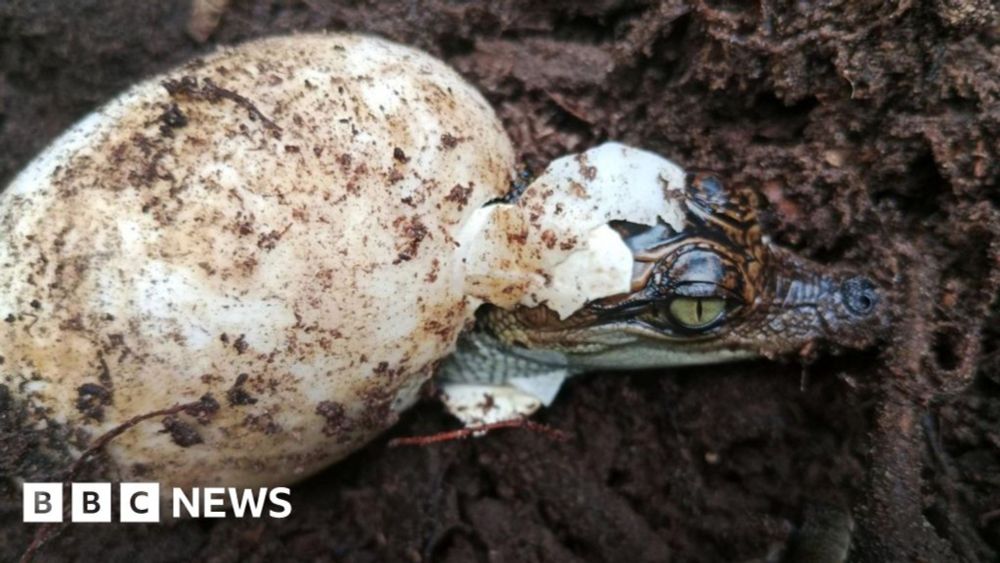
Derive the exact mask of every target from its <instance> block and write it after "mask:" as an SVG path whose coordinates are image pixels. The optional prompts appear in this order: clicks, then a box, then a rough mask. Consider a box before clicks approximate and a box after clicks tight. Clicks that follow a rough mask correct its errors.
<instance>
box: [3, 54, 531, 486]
mask: <svg viewBox="0 0 1000 563" xmlns="http://www.w3.org/2000/svg"><path fill="white" fill-rule="evenodd" d="M513 163H514V157H513V151H512V149H511V146H510V142H509V140H508V138H507V136H506V134H505V133H504V131H503V129H502V127H501V125H500V123H499V122H498V120H497V118H496V116H495V115H494V113H493V110H492V109H491V108H490V107H489V105H488V104H487V103H486V101H485V100H484V99H483V98H482V96H481V95H480V94H479V93H478V92H477V91H476V90H475V89H474V88H472V87H471V86H470V85H469V84H467V83H466V82H465V81H463V80H462V79H461V77H460V76H459V75H458V74H456V73H455V72H454V71H453V70H451V69H450V68H448V67H447V66H445V65H444V64H443V63H442V62H440V61H438V60H436V59H434V58H433V57H431V56H429V55H427V54H426V53H423V52H420V51H417V50H414V49H411V48H407V47H403V46H400V45H396V44H394V43H390V42H388V41H384V40H381V39H376V38H373V37H366V36H357V35H298V36H292V37H282V38H271V39H264V40H259V41H254V42H251V43H247V44H244V45H242V46H238V47H235V48H231V49H224V50H221V51H219V52H217V53H214V54H211V55H208V56H205V57H203V58H200V59H197V60H194V61H192V62H190V63H188V64H186V65H185V66H182V67H180V68H178V69H176V70H173V71H171V72H168V73H166V74H165V75H162V76H158V77H155V78H152V79H150V80H148V81H146V82H144V83H142V84H140V85H138V86H136V87H134V88H132V89H131V90H129V91H128V92H126V93H124V94H122V95H121V96H120V97H119V98H117V99H116V100H114V101H113V102H111V103H110V104H108V105H107V106H105V107H104V108H102V109H100V110H98V111H96V112H94V113H93V114H91V115H89V116H88V117H86V118H85V119H83V120H82V121H81V122H80V123H79V124H77V125H76V126H75V127H73V128H72V129H71V130H70V131H68V132H67V133H65V134H64V135H63V136H62V137H60V138H59V139H58V140H57V141H56V142H55V143H54V144H53V145H52V146H51V147H50V148H48V149H47V150H46V151H45V152H44V153H43V154H42V155H41V156H39V157H38V158H37V159H36V160H35V161H34V162H33V163H31V164H30V165H29V166H28V168H27V169H26V170H25V171H24V172H23V173H21V174H20V175H19V176H18V177H17V178H16V179H15V180H14V182H13V184H11V185H10V186H9V187H8V188H7V190H6V191H5V192H4V193H3V194H2V196H0V264H2V266H3V267H2V268H0V319H2V318H6V322H4V323H0V356H2V357H3V365H2V372H0V373H2V379H0V386H3V387H5V388H6V394H7V395H9V396H10V397H12V398H13V404H14V405H15V407H14V408H16V409H18V412H20V413H22V414H23V415H24V417H25V421H24V423H23V426H22V431H23V432H33V431H40V429H45V433H46V435H48V436H50V437H51V436H58V438H57V439H53V440H49V443H48V446H47V447H46V448H45V449H46V455H48V456H50V458H51V459H50V460H49V461H50V462H51V468H52V469H54V470H61V469H64V468H65V466H66V464H68V463H69V462H70V461H71V460H72V459H73V457H75V456H78V455H79V454H80V452H81V451H82V449H83V448H85V447H87V445H88V444H89V443H90V442H91V441H92V440H93V439H95V438H96V437H97V436H99V435H101V434H102V433H104V432H107V431H109V430H111V429H112V428H114V427H116V426H117V425H119V424H120V423H122V422H124V421H126V420H128V419H129V418H130V417H134V416H137V415H142V414H144V413H148V412H150V411H153V410H157V409H163V408H166V407H170V406H172V405H175V404H178V403H184V402H188V401H194V400H197V399H199V398H200V397H203V396H204V395H206V394H207V395H210V396H211V397H212V398H213V399H214V400H215V401H216V402H217V403H218V404H219V408H218V409H217V411H215V412H214V413H212V414H211V416H205V417H202V420H195V419H194V418H192V417H190V416H188V415H187V414H180V415H177V416H175V417H170V418H169V419H163V418H155V419H151V420H148V421H145V422H142V423H140V424H139V425H138V426H137V427H135V428H133V429H131V430H129V431H128V432H125V433H124V434H122V435H121V436H119V437H117V438H116V439H115V440H113V441H112V442H111V443H110V445H109V446H108V447H107V452H108V454H109V455H110V459H111V462H112V467H113V468H114V472H115V473H116V475H115V476H116V477H118V478H121V479H124V480H137V479H142V480H156V481H159V482H161V483H162V484H163V485H164V486H196V485H197V486H203V485H210V484H219V485H226V486H254V485H259V484H275V483H287V482H290V481H293V480H295V479H298V478H301V477H304V476H306V475H308V474H310V473H312V472H314V471H316V470H318V469H320V468H322V467H323V466H325V465H327V464H329V463H331V462H333V461H335V460H337V459H338V458H340V457H343V456H344V455H346V454H347V453H349V452H350V451H352V450H354V449H356V448H357V447H358V446H359V445H361V444H363V443H364V442H366V441H367V440H369V439H371V438H372V437H373V436H374V435H376V434H377V433H378V432H380V431H382V430H384V429H385V428H386V427H388V426H389V425H390V424H392V423H393V422H394V421H395V418H396V413H397V412H398V411H400V410H401V409H403V408H405V407H407V406H408V405H410V404H411V403H412V402H413V401H414V400H415V398H416V395H417V392H418V389H419V388H420V386H421V384H422V383H424V382H425V381H426V380H427V378H428V377H430V375H431V373H432V371H433V368H434V366H435V364H436V362H437V361H438V360H440V359H441V358H442V357H443V356H445V355H446V354H447V353H448V352H450V351H451V349H452V348H453V345H454V342H455V340H456V338H457V335H458V333H459V331H460V330H461V329H462V328H463V327H464V326H465V325H466V324H467V323H468V322H471V317H472V313H473V309H474V307H475V305H476V302H475V301H474V300H470V299H468V298H466V297H465V295H464V287H463V278H462V271H461V267H460V266H459V265H458V264H457V262H456V260H457V254H456V252H455V248H456V238H457V236H458V235H459V233H460V231H461V228H462V226H463V225H464V224H465V223H466V222H467V221H468V219H469V218H470V215H471V214H472V213H473V211H474V210H475V209H477V208H479V207H480V206H482V205H483V204H484V203H485V202H487V201H489V200H491V199H494V198H497V197H499V196H501V195H502V194H504V193H505V192H506V191H507V189H508V186H509V181H510V178H511V171H512V169H513ZM0 391H4V390H3V389H0ZM33 470H37V471H41V469H40V466H38V465H35V466H33ZM25 472H26V473H30V471H29V470H27V469H26V470H25ZM35 476H37V475H35ZM25 477H32V475H25Z"/></svg>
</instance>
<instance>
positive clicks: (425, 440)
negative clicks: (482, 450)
mask: <svg viewBox="0 0 1000 563" xmlns="http://www.w3.org/2000/svg"><path fill="white" fill-rule="evenodd" d="M501 428H526V429H528V430H531V431H534V432H538V433H540V434H544V435H546V436H548V437H549V438H552V439H553V440H558V441H560V442H565V441H567V440H569V434H567V433H565V432H563V431H562V430H557V429H555V428H551V427H548V426H545V425H544V424H539V423H537V422H532V421H530V420H528V419H526V418H518V419H515V420H502V421H500V422H491V423H490V424H481V425H479V426H468V427H466V428H460V429H458V430H450V431H448V432H440V433H438V434H431V435H430V436H409V437H406V438H393V439H392V440H389V447H391V448H395V447H398V446H426V445H428V444H436V443H438V442H450V441H452V440H464V439H466V438H469V437H471V436H475V435H478V434H480V433H486V432H491V431H493V430H499V429H501Z"/></svg>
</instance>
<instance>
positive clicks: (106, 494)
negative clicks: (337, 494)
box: [22, 483, 292, 522]
mask: <svg viewBox="0 0 1000 563" xmlns="http://www.w3.org/2000/svg"><path fill="white" fill-rule="evenodd" d="M171 492H172V495H171V497H172V502H171V512H172V514H173V517H174V518H181V517H184V516H187V517H191V518H225V517H227V516H230V514H231V515H232V516H233V517H234V518H261V517H262V516H264V515H265V514H266V515H267V516H269V517H271V518H287V517H288V515H290V514H291V513H292V503H291V502H289V500H288V497H289V496H290V494H291V491H289V489H288V488H287V487H275V488H273V489H266V488H259V489H238V488H234V487H195V488H193V489H190V490H188V491H185V490H184V489H181V488H177V487H175V488H174V489H173V490H172V491H171ZM23 495H24V497H23V505H22V508H23V511H22V512H23V519H24V521H25V522H62V521H63V517H64V514H65V512H64V510H63V508H64V507H63V484H62V483H25V484H24V487H23ZM69 501H70V505H69V508H70V521H71V522H111V517H112V510H111V508H112V503H113V502H114V498H113V496H112V494H111V483H73V484H72V485H71V486H70V498H69ZM227 507H228V509H229V510H228V511H227ZM118 519H119V520H118V521H119V522H159V521H160V485H159V483H121V484H120V485H119V486H118Z"/></svg>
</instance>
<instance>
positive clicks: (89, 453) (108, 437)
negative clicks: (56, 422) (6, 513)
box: [20, 395, 219, 563]
mask: <svg viewBox="0 0 1000 563" xmlns="http://www.w3.org/2000/svg"><path fill="white" fill-rule="evenodd" d="M218 408H219V404H218V403H217V402H216V401H215V399H213V398H212V397H211V396H209V395H205V396H204V397H202V398H201V399H199V400H197V401H194V402H191V403H184V404H181V405H174V406H172V407H168V408H165V409H160V410H155V411H150V412H147V413H144V414H140V415H136V416H134V417H132V418H130V419H128V420H126V421H125V422H123V423H121V424H119V425H118V426H115V427H114V428H112V429H111V430H108V431H107V432H105V433H104V434H101V435H100V436H98V437H97V439H96V440H94V441H93V442H92V443H91V444H90V446H88V447H87V449H86V450H84V451H83V453H82V454H81V455H80V457H79V458H77V459H76V461H74V462H73V464H72V465H70V466H69V469H68V470H67V471H66V476H65V477H64V478H63V480H62V482H63V488H64V489H68V488H69V486H70V483H72V482H73V480H74V479H75V478H76V477H77V476H78V475H79V474H80V471H81V470H82V469H83V467H84V465H86V464H87V463H88V462H89V461H90V460H91V459H93V458H94V456H96V455H97V454H98V453H99V452H100V451H101V450H103V449H104V447H105V446H107V445H108V444H109V443H110V442H111V441H112V440H114V439H115V438H117V437H118V436H121V435H122V434H124V433H125V432H126V431H128V430H129V429H130V428H133V427H134V426H136V425H137V424H139V423H140V422H142V421H144V420H149V419H150V418H156V417H158V416H170V415H175V414H179V413H182V412H183V413H186V414H189V415H191V416H193V417H195V418H198V419H202V418H204V417H206V416H209V415H211V414H212V413H214V412H215V411H216V410H218ZM68 508H69V506H68V504H67V506H64V508H63V510H64V514H63V519H64V521H63V522H52V523H48V524H42V525H41V526H39V527H38V529H36V530H35V535H34V536H33V537H32V539H31V543H30V544H28V547H27V549H25V550H24V553H23V554H21V559H20V563H30V561H31V560H32V559H33V558H34V556H35V554H36V553H37V552H38V550H39V549H40V548H41V547H42V546H43V545H45V544H46V543H47V542H48V541H49V540H52V539H54V538H55V537H56V536H58V535H59V534H60V533H61V532H62V531H63V530H64V529H65V528H66V522H65V511H67V509H68Z"/></svg>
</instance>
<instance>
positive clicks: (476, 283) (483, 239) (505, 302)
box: [463, 143, 685, 318]
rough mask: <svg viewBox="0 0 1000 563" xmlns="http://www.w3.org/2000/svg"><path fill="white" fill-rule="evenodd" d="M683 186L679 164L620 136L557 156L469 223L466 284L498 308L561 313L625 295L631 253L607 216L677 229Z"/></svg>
mask: <svg viewBox="0 0 1000 563" xmlns="http://www.w3.org/2000/svg"><path fill="white" fill-rule="evenodd" d="M684 187H685V173H684V170H682V169H681V168H680V167H679V166H677V165H676V164H674V163H673V162H670V161H669V160H667V159H665V158H663V157H661V156H659V155H656V154H653V153H651V152H647V151H643V150H639V149H635V148H632V147H628V146H626V145H622V144H619V143H605V144H603V145H601V146H598V147H595V148H593V149H590V150H588V151H585V152H583V153H580V154H576V155H569V156H565V157H562V158H559V159H557V160H555V161H553V162H552V163H551V164H550V165H549V167H548V168H547V169H546V170H545V172H544V173H543V174H542V175H541V176H539V177H538V178H537V179H535V181H533V182H532V183H531V184H530V185H529V186H528V188H527V189H526V190H525V191H524V193H523V194H522V195H521V197H520V198H519V199H518V200H517V202H516V203H514V204H500V205H492V206H488V207H485V208H483V209H480V210H479V211H477V213H476V215H475V216H474V217H472V219H471V220H470V221H469V223H467V227H466V229H465V231H464V232H463V241H464V244H463V248H464V251H463V252H464V253H465V255H464V261H465V263H466V287H467V291H468V292H469V293H470V294H471V295H475V296H477V297H480V298H482V299H484V300H486V301H489V302H492V303H494V304H497V305H500V306H504V307H510V306H514V305H517V304H520V305H524V306H528V307H533V306H536V305H540V304H545V305H547V306H548V307H549V308H550V309H552V310H553V311H556V312H557V313H558V314H559V315H560V316H561V317H563V318H565V317H567V316H569V315H571V314H572V313H573V312H574V311H576V310H578V309H579V308H580V307H582V306H583V305H584V304H585V303H587V302H588V301H592V300H595V299H600V298H602V297H607V296H610V295H616V294H619V293H627V292H628V291H629V290H630V286H631V281H632V268H633V259H632V254H631V252H630V251H629V249H628V247H627V246H626V245H625V243H624V242H623V241H622V240H621V237H620V236H618V234H617V233H615V231H614V230H613V229H611V227H610V226H608V223H610V222H611V221H616V220H623V221H631V222H633V223H639V224H645V225H655V224H657V222H658V221H663V222H664V223H666V224H667V225H670V227H671V228H673V229H674V230H675V231H677V232H681V231H683V230H684V226H685V225H684V222H685V219H684V211H683V204H682V202H683V199H684Z"/></svg>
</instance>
